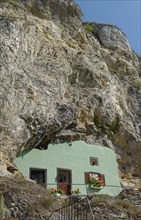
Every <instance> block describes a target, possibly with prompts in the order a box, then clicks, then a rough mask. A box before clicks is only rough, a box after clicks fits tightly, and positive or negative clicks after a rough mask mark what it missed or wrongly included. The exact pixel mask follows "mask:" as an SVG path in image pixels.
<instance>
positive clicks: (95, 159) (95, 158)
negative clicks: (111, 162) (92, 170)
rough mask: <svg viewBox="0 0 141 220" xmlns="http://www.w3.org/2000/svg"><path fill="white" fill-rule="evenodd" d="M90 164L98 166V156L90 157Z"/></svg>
mask: <svg viewBox="0 0 141 220" xmlns="http://www.w3.org/2000/svg"><path fill="white" fill-rule="evenodd" d="M90 164H91V165H92V166H98V158H97V157H90Z"/></svg>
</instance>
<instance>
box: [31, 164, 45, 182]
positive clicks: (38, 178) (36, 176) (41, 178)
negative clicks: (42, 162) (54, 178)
mask: <svg viewBox="0 0 141 220" xmlns="http://www.w3.org/2000/svg"><path fill="white" fill-rule="evenodd" d="M29 178H30V179H32V180H34V181H35V182H36V183H38V184H40V185H43V186H46V185H47V181H46V179H47V170H46V169H37V168H30V173H29Z"/></svg>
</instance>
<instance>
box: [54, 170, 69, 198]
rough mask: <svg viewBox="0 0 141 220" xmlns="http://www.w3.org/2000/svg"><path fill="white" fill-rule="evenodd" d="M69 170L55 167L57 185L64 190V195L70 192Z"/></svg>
mask: <svg viewBox="0 0 141 220" xmlns="http://www.w3.org/2000/svg"><path fill="white" fill-rule="evenodd" d="M71 176H72V175H71V170H65V169H57V187H58V189H59V188H61V189H63V190H64V193H65V194H66V195H70V194H71Z"/></svg>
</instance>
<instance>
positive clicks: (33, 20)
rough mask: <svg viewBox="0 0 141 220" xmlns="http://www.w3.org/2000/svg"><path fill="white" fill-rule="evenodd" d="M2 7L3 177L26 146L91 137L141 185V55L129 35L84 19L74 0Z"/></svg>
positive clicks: (11, 1)
mask: <svg viewBox="0 0 141 220" xmlns="http://www.w3.org/2000/svg"><path fill="white" fill-rule="evenodd" d="M0 5H1V7H0V30H1V31H0V34H1V36H0V39H1V42H0V43H1V64H0V68H1V73H0V74H1V75H0V77H1V86H0V88H1V93H0V95H1V122H0V126H1V128H0V130H1V136H0V137H1V149H0V151H1V154H0V161H1V170H0V173H1V175H3V176H5V175H8V176H9V175H10V173H14V172H15V168H14V167H13V166H12V164H11V161H12V160H13V158H15V157H16V155H17V154H18V153H19V152H21V151H22V150H23V149H32V148H38V149H45V148H47V145H48V143H54V142H64V141H67V142H69V141H73V140H85V141H86V142H87V143H98V144H100V145H103V146H107V147H111V148H112V149H114V150H115V152H116V154H117V160H118V163H119V171H120V177H121V179H122V182H123V183H124V180H126V184H127V183H128V180H129V184H130V183H133V184H136V185H139V184H140V182H139V181H140V178H141V163H140V158H141V110H140V109H141V58H140V57H138V56H137V55H136V54H135V53H134V51H133V50H132V48H131V47H130V45H129V43H128V40H127V38H126V36H125V35H124V33H122V31H121V30H119V29H118V28H117V27H115V26H112V25H107V24H96V23H85V24H83V23H82V22H81V17H82V13H81V10H80V9H79V7H78V6H77V5H76V4H75V3H74V2H73V1H72V0H48V1H44V0H24V1H23V0H7V1H6V0H0ZM11 175H13V174H11Z"/></svg>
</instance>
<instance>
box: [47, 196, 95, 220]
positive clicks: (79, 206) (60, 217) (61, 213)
mask: <svg viewBox="0 0 141 220" xmlns="http://www.w3.org/2000/svg"><path fill="white" fill-rule="evenodd" d="M54 219H56V220H94V219H95V218H94V215H93V212H92V209H91V205H90V202H89V199H88V198H87V197H85V198H83V199H81V200H78V201H76V202H73V203H70V204H68V205H66V206H63V207H62V208H60V209H57V210H55V211H54V212H53V213H52V214H51V216H50V217H49V218H48V220H54Z"/></svg>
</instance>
